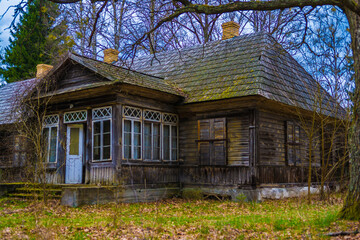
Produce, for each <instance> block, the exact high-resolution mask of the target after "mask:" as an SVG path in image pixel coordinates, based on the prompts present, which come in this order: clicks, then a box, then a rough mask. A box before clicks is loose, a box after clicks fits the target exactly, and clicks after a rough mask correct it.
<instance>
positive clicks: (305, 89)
mask: <svg viewBox="0 0 360 240" xmlns="http://www.w3.org/2000/svg"><path fill="white" fill-rule="evenodd" d="M223 28H224V30H223V32H224V35H223V39H222V40H220V41H214V42H210V43H207V44H205V45H200V46H193V47H189V48H185V49H181V50H174V51H170V52H163V53H156V55H155V56H146V57H142V58H138V59H135V61H134V62H133V64H132V65H131V66H130V68H131V69H133V70H129V69H127V68H124V67H121V66H119V63H118V62H117V60H118V51H117V50H114V49H107V50H105V51H104V61H103V62H102V61H98V60H94V59H90V58H87V57H83V56H79V55H77V54H74V53H69V54H68V55H67V56H66V57H65V58H64V59H63V60H62V61H61V62H60V63H59V64H58V65H57V66H55V67H54V68H52V69H51V70H49V71H48V72H47V74H46V75H45V76H44V77H42V79H43V80H46V79H50V78H51V79H54V82H53V86H52V87H51V90H49V91H47V92H46V93H44V94H43V95H42V96H41V97H43V98H49V104H48V106H47V112H48V115H47V116H46V118H45V123H44V124H45V125H44V126H45V127H44V135H47V139H48V144H47V148H48V151H47V152H48V157H47V179H48V182H50V183H55V184H89V185H92V184H101V185H114V184H119V183H121V184H123V185H124V186H125V187H132V188H133V189H134V188H136V189H137V192H138V193H140V192H142V191H144V190H145V189H147V190H149V191H150V190H151V189H157V190H159V189H163V190H164V191H157V192H156V194H160V193H161V194H164V192H166V191H168V193H172V194H173V193H177V192H178V191H179V190H180V189H186V188H200V189H202V190H204V191H208V192H214V193H217V192H218V193H222V194H228V195H230V196H232V197H234V194H238V193H239V192H241V191H242V190H246V189H256V188H261V187H264V186H266V185H268V184H281V185H296V184H302V183H305V182H306V181H307V176H308V171H307V169H308V167H309V137H308V136H307V134H306V131H305V130H304V129H305V128H306V126H308V125H309V124H310V123H311V121H310V120H309V122H307V120H304V119H311V118H310V117H311V116H312V114H311V113H312V112H313V111H319V105H321V106H322V107H321V108H322V113H323V114H325V115H332V116H333V117H336V116H335V112H341V111H343V109H341V107H339V104H337V103H336V101H335V100H334V99H332V98H331V97H330V95H329V94H327V92H326V91H325V90H324V89H323V88H322V87H321V86H320V85H319V84H318V83H317V82H316V81H315V80H314V79H313V78H312V77H311V76H310V75H309V74H308V73H307V72H306V71H305V70H304V69H303V68H302V67H301V66H300V65H299V64H298V63H297V62H296V61H295V60H294V59H293V57H291V56H290V54H289V53H287V52H286V51H285V50H284V49H283V48H282V47H281V46H280V45H279V44H278V43H277V42H276V41H275V40H274V39H273V38H272V37H271V36H270V35H269V34H266V33H254V34H248V35H243V36H237V35H238V34H237V32H238V25H237V24H236V23H234V22H229V23H225V24H223ZM18 84H21V83H20V82H19V83H12V84H8V85H7V86H6V87H4V88H1V89H0V95H1V96H0V98H1V101H7V100H6V99H5V98H4V97H5V95H7V93H6V92H5V91H6V89H10V88H15V86H17V85H18ZM4 105H6V104H4ZM4 105H3V104H2V106H4ZM299 114H303V116H306V117H303V118H301V119H302V121H300V118H299ZM2 117H3V115H1V114H0V123H1V124H3V125H4V124H6V122H4V121H3V120H2V119H1V118H2ZM308 117H309V118H308ZM315 135H316V134H315ZM316 137H317V138H320V136H319V135H318V134H317V135H316ZM315 143H316V141H315V140H314V141H313V146H312V149H313V150H312V151H311V153H310V154H311V156H312V161H311V165H312V166H313V168H314V169H317V168H319V167H320V165H321V164H320V156H321V153H320V146H319V144H315ZM1 157H3V156H1ZM13 159H15V158H13ZM1 161H3V158H2V159H1ZM313 181H314V182H317V181H318V180H317V179H315V175H314V179H313ZM134 186H135V187H134ZM169 189H170V190H169ZM153 197H154V196H153Z"/></svg>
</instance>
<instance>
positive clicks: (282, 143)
mask: <svg viewBox="0 0 360 240" xmlns="http://www.w3.org/2000/svg"><path fill="white" fill-rule="evenodd" d="M286 121H295V122H298V124H299V126H300V128H301V129H300V155H301V163H300V164H299V163H298V164H297V165H298V166H299V165H300V166H306V165H308V161H309V138H308V135H307V134H306V131H305V130H304V124H302V123H301V122H300V121H299V120H298V119H297V118H296V116H291V115H288V116H284V115H280V114H275V113H270V112H267V111H264V110H263V111H260V112H259V133H258V136H259V139H258V140H259V148H260V149H259V154H260V156H259V162H258V165H267V166H270V165H272V166H286V165H287V158H286ZM310 123H311V122H309V124H310ZM306 128H309V127H308V125H307V127H306ZM312 155H313V160H312V164H313V165H315V166H318V165H319V164H320V144H319V134H318V133H316V134H315V136H314V143H313V154H312Z"/></svg>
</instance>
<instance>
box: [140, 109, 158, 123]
mask: <svg viewBox="0 0 360 240" xmlns="http://www.w3.org/2000/svg"><path fill="white" fill-rule="evenodd" d="M144 119H145V120H150V121H157V122H160V120H161V113H159V112H156V111H151V110H145V111H144Z"/></svg>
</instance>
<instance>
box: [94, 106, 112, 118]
mask: <svg viewBox="0 0 360 240" xmlns="http://www.w3.org/2000/svg"><path fill="white" fill-rule="evenodd" d="M111 116H112V110H111V107H103V108H95V109H93V110H92V118H93V120H98V119H105V118H111Z"/></svg>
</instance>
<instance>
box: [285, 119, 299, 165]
mask: <svg viewBox="0 0 360 240" xmlns="http://www.w3.org/2000/svg"><path fill="white" fill-rule="evenodd" d="M290 126H291V128H292V131H291V134H290V130H289V128H290ZM297 131H298V133H297ZM285 132H286V164H287V166H298V165H300V164H301V162H302V159H301V127H300V125H299V124H298V123H297V122H295V121H292V120H289V121H286V131H285ZM290 136H291V139H290ZM290 150H291V151H292V159H290Z"/></svg>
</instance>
